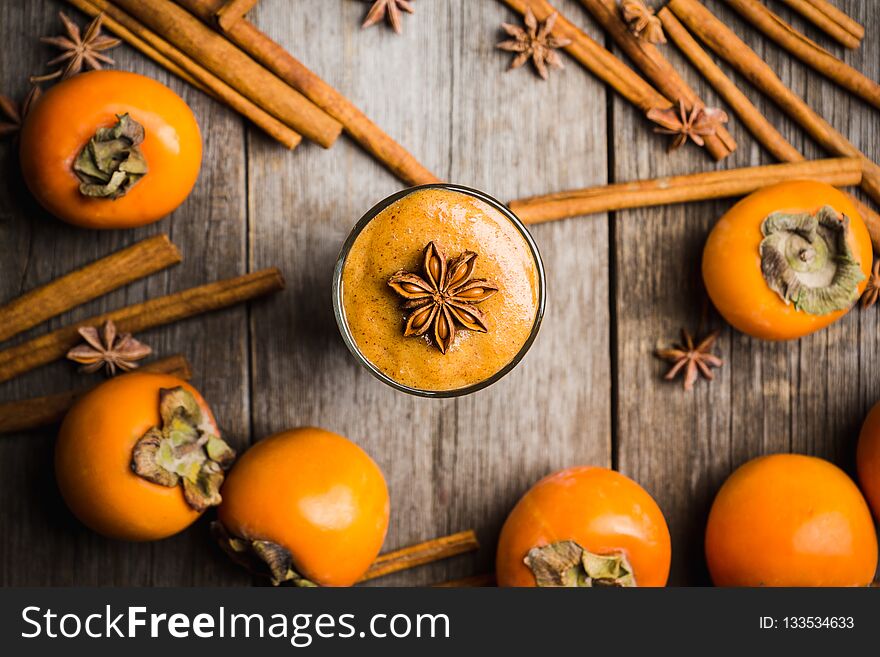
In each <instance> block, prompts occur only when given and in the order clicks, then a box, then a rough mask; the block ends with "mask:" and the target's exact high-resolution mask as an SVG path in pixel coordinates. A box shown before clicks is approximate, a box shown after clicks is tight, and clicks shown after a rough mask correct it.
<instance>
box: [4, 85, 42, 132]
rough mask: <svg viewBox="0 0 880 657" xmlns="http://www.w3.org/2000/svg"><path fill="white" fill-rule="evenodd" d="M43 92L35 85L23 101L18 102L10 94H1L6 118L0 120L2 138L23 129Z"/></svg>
mask: <svg viewBox="0 0 880 657" xmlns="http://www.w3.org/2000/svg"><path fill="white" fill-rule="evenodd" d="M41 93H42V91H41V90H40V88H39V87H38V86H37V85H33V86H31V90H30V91H29V92H28V94H27V96H25V97H24V100H23V101H22V102H21V103H16V102H15V101H14V100H12V98H10V97H9V96H3V95H0V114H2V115H3V117H4V118H5V119H6V120H5V121H0V139H2V138H4V137H9V136H11V135H14V134H15V133H17V132H18V131H19V130H21V126H22V124H23V123H24V119H25V117H26V116H27V115H28V112H29V111H30V109H31V106H32V105H33V104H34V102H35V101H36V100H37V98H39V97H40V94H41Z"/></svg>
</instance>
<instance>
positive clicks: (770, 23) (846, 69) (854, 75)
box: [728, 0, 880, 109]
mask: <svg viewBox="0 0 880 657" xmlns="http://www.w3.org/2000/svg"><path fill="white" fill-rule="evenodd" d="M728 4H730V6H732V7H733V8H734V9H736V11H738V12H739V13H740V15H741V16H742V17H743V18H745V19H746V20H747V21H748V22H749V24H750V25H752V26H754V27H755V28H757V29H758V30H760V31H761V32H763V33H764V35H765V36H767V38H769V39H771V40H772V41H775V42H776V43H777V44H778V45H779V46H780V47H782V48H784V49H785V50H787V51H788V52H790V53H791V54H792V55H794V56H795V57H797V58H798V59H800V60H801V61H802V62H804V63H805V64H806V65H807V66H811V67H812V68H814V69H815V70H817V71H819V73H821V74H822V75H824V76H826V77H827V78H828V79H829V80H831V81H832V82H834V83H836V84H838V85H840V86H841V87H843V88H844V89H846V90H848V91H850V92H851V93H853V94H855V95H856V96H858V97H859V98H862V99H863V100H865V101H866V102H868V103H870V104H871V105H873V106H874V107H876V108H878V109H880V84H877V83H876V82H874V81H873V80H871V79H869V78H868V77H866V76H864V75H862V74H861V73H860V72H859V71H857V70H856V69H854V68H853V67H852V66H849V65H848V64H846V63H844V62H842V61H840V60H839V59H838V58H837V57H835V56H834V55H832V54H831V53H830V52H828V51H827V50H825V49H824V48H823V47H822V46H820V45H819V44H818V43H815V42H814V41H812V40H810V39H808V38H807V37H806V36H804V35H803V34H801V33H800V32H798V31H797V30H795V29H794V28H793V27H791V26H790V25H789V24H788V23H786V22H785V21H784V20H782V19H781V18H780V17H779V16H777V15H776V14H774V13H773V12H772V11H770V9H769V8H767V6H766V5H764V4H763V3H761V2H759V1H758V0H728Z"/></svg>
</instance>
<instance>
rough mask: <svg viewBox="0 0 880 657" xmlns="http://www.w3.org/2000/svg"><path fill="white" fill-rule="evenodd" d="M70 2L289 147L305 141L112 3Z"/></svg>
mask: <svg viewBox="0 0 880 657" xmlns="http://www.w3.org/2000/svg"><path fill="white" fill-rule="evenodd" d="M67 2H68V4H71V5H73V6H74V7H76V8H77V9H79V10H80V11H81V12H83V13H84V14H86V15H88V16H97V15H99V14H103V16H104V25H105V26H106V27H107V29H109V30H110V31H111V32H113V33H114V34H115V35H116V36H118V37H119V38H120V39H122V40H123V41H125V42H126V43H128V44H129V45H130V46H132V47H133V48H136V49H137V50H139V51H140V52H142V53H143V54H144V55H146V56H147V57H149V58H150V59H152V60H153V61H155V62H156V63H157V64H159V65H160V66H163V67H165V68H166V69H168V70H169V71H171V72H172V73H174V74H175V75H178V76H179V77H181V78H182V79H183V80H185V81H186V82H189V83H190V84H192V85H193V86H194V87H196V88H197V89H199V90H201V91H204V92H205V93H207V94H209V95H210V96H212V97H214V98H216V99H217V100H219V101H220V102H222V103H226V104H227V105H228V106H229V107H231V108H232V109H234V110H235V111H236V112H238V113H239V114H241V115H242V116H244V117H245V118H247V119H249V120H250V121H252V122H253V123H254V125H256V126H257V127H258V128H260V129H261V130H263V131H264V132H265V133H266V134H268V135H269V136H270V137H272V138H273V139H275V140H277V141H278V142H279V143H281V144H283V145H284V146H286V147H287V148H290V149H293V148H296V146H297V145H298V144H299V143H300V142H301V141H302V137H301V136H300V135H299V133H298V132H295V131H294V130H292V129H291V128H289V127H288V126H286V125H285V124H283V123H282V122H281V121H279V120H278V119H276V118H275V117H274V116H272V115H271V114H269V113H268V112H266V111H264V110H263V109H261V108H260V107H257V106H256V105H255V104H254V103H252V102H251V101H250V100H248V99H247V98H245V97H244V96H242V95H241V94H240V93H238V92H237V91H236V90H235V89H233V88H232V87H230V86H229V85H228V84H226V83H225V82H223V80H221V79H220V78H218V77H217V76H216V75H214V74H212V73H210V72H209V71H207V70H205V68H204V67H202V66H201V65H199V64H197V63H196V62H195V61H193V60H192V59H191V58H190V57H189V56H188V55H185V54H184V53H182V52H181V51H180V50H178V49H177V48H175V47H174V46H172V45H171V44H170V43H168V42H167V41H165V40H164V39H162V38H160V37H159V36H158V35H157V34H155V33H154V32H152V31H150V30H148V29H147V28H146V27H144V26H143V25H142V24H141V23H140V22H139V21H137V20H135V19H134V18H132V17H131V16H129V15H128V14H126V13H125V12H124V11H122V10H121V9H120V8H119V7H116V6H115V5H112V4H110V3H109V2H108V0H67Z"/></svg>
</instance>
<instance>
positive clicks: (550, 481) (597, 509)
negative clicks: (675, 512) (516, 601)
mask: <svg viewBox="0 0 880 657" xmlns="http://www.w3.org/2000/svg"><path fill="white" fill-rule="evenodd" d="M671 557H672V548H671V541H670V538H669V528H668V527H667V526H666V520H665V519H664V517H663V513H662V512H661V511H660V507H658V506H657V503H656V502H655V501H654V499H653V498H652V497H651V496H650V495H649V494H648V492H647V491H646V490H645V489H644V488H642V487H641V486H639V485H638V484H637V483H636V482H634V481H633V480H632V479H630V478H628V477H626V476H624V475H622V474H620V473H619V472H615V471H614V470H609V469H607V468H600V467H591V466H578V467H573V468H568V469H566V470H560V471H559V472H555V473H553V474H551V475H549V476H547V477H545V478H544V479H542V480H540V481H539V482H538V483H536V484H535V485H534V486H533V487H532V488H531V489H529V490H528V492H526V494H525V495H523V497H522V498H521V499H520V500H519V502H517V504H516V506H515V507H514V508H513V510H512V511H511V512H510V515H509V516H508V517H507V520H506V521H505V523H504V527H503V528H502V529H501V536H500V538H499V541H498V553H497V556H496V575H497V579H498V585H499V586H596V585H613V586H664V585H665V584H666V580H667V578H668V577H669V566H670V561H671Z"/></svg>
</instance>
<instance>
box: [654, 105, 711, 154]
mask: <svg viewBox="0 0 880 657" xmlns="http://www.w3.org/2000/svg"><path fill="white" fill-rule="evenodd" d="M647 116H648V118H649V119H651V120H652V121H653V122H654V123H656V124H658V125H659V126H660V127H659V128H654V132H657V133H659V134H663V135H676V137H675V139H674V140H673V141H672V143H671V144H670V145H669V149H668V150H670V151H674V150H675V149H676V148H679V147H681V146H683V145H684V143H685V142H686V141H687V140H688V137H690V139H691V141H693V142H694V143H695V144H696V145H697V146H703V145H704V144H705V142H704V141H703V137H706V136H708V135H714V134H715V130H716V129H717V128H718V127H719V126H720V125H721V124H722V123H727V113H726V112H725V111H724V110H720V109H717V108H714V107H703V106H702V105H699V104H698V105H694V106H693V108H692V109H691V112H690V114H688V111H687V108H686V107H685V105H684V101H683V100H679V101H678V112H676V111H675V108H672V107H670V108H668V109H664V110H658V109H657V108H652V109H650V110H648V115H647Z"/></svg>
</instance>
